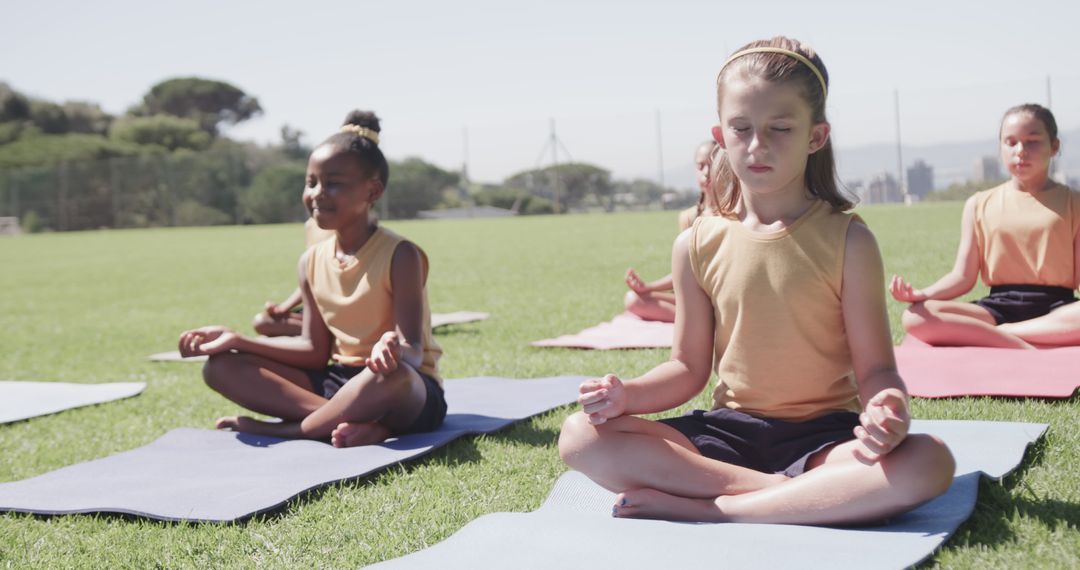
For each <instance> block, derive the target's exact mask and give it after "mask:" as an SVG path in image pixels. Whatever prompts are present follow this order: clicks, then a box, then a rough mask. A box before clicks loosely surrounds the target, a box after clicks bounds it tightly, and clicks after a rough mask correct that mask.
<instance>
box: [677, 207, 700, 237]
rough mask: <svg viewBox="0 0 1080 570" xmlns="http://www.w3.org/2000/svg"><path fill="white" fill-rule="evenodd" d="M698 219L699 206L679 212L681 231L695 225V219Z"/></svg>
mask: <svg viewBox="0 0 1080 570" xmlns="http://www.w3.org/2000/svg"><path fill="white" fill-rule="evenodd" d="M697 217H698V211H697V206H690V207H689V208H687V209H685V210H682V211H680V212H679V231H683V230H685V229H687V228H689V227H690V226H692V225H693V224H694V218H697Z"/></svg>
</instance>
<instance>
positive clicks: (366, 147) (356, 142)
mask: <svg viewBox="0 0 1080 570" xmlns="http://www.w3.org/2000/svg"><path fill="white" fill-rule="evenodd" d="M341 126H342V128H343V129H344V127H348V126H357V127H363V128H366V129H370V130H372V131H374V132H376V133H379V132H381V131H382V127H380V126H379V118H378V117H376V116H375V113H373V112H371V111H359V110H353V111H349V114H348V115H346V116H345V122H344V123H342V125H341ZM375 138H378V137H375ZM322 144H324V145H327V144H328V145H331V146H334V147H335V148H338V149H340V150H342V151H343V152H347V153H349V154H352V155H353V156H355V157H356V159H357V160H359V161H360V163H361V164H362V165H363V167H364V168H366V169H370V170H374V171H375V172H376V173H377V174H378V176H379V182H381V183H382V185H383V188H386V183H387V181H388V180H389V179H390V165H389V164H388V163H387V162H386V157H385V156H383V153H382V151H381V150H379V145H378V143H376V142H375V141H372V140H371V139H370V138H368V137H365V136H361V135H360V134H358V133H356V132H353V131H349V130H341V131H339V132H337V133H334V134H332V135H330V136H329V137H327V139H326V140H325V141H323V143H322Z"/></svg>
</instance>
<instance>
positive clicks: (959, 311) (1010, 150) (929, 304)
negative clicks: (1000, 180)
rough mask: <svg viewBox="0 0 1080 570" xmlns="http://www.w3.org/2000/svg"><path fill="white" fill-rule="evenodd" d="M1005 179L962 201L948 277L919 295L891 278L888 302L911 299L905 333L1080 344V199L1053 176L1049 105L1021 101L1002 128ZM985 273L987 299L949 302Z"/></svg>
mask: <svg viewBox="0 0 1080 570" xmlns="http://www.w3.org/2000/svg"><path fill="white" fill-rule="evenodd" d="M998 135H999V136H998V138H999V139H1000V140H1001V161H1002V162H1003V163H1005V164H1006V166H1007V167H1008V169H1009V174H1010V175H1011V178H1010V180H1009V181H1007V182H1005V183H1004V184H1002V185H1000V186H998V187H996V188H992V189H990V190H984V191H982V192H977V193H976V194H975V195H974V196H972V197H971V198H968V200H967V203H965V204H964V213H963V217H962V219H961V222H960V248H959V250H958V251H957V252H956V262H955V264H954V265H953V269H952V271H950V272H949V273H947V274H945V276H944V277H942V278H941V279H938V280H937V282H935V283H934V284H933V285H930V286H929V287H926V288H923V289H915V288H914V287H912V286H911V284H909V283H908V282H907V281H906V280H904V279H903V278H902V277H897V276H895V275H894V276H893V278H892V283H891V284H890V291H891V292H892V295H893V298H895V299H896V300H897V301H902V302H905V303H913V304H912V305H911V306H910V307H909V308H908V309H907V310H906V311H904V315H903V320H902V322H903V325H904V330H906V331H907V332H908V334H910V335H912V336H914V337H915V338H917V339H919V340H922V341H923V342H926V343H929V344H933V345H943V346H992V347H1006V348H1034V346H1033V345H1035V344H1041V345H1051V346H1062V345H1076V344H1080V305H1074V304H1073V303H1074V302H1075V301H1076V297H1075V296H1073V291H1074V290H1075V289H1076V287H1077V285H1078V284H1080V257H1078V256H1080V242H1078V240H1080V193H1078V192H1075V191H1073V190H1071V189H1069V187H1067V186H1065V185H1063V184H1058V183H1057V182H1054V181H1053V180H1051V179H1050V162H1051V159H1053V157H1054V156H1055V155H1057V153H1058V151H1059V150H1060V148H1061V141H1060V140H1059V139H1058V136H1057V122H1056V121H1055V120H1054V115H1053V114H1052V113H1051V112H1050V110H1049V109H1047V108H1045V107H1043V106H1041V105H1035V104H1027V105H1018V106H1016V107H1013V108H1011V109H1009V110H1008V111H1006V112H1005V116H1004V117H1003V118H1002V121H1001V128H1000V130H999V132H998ZM980 275H981V277H982V281H983V283H985V284H986V285H988V286H989V287H990V295H989V296H987V297H983V298H982V299H979V300H978V301H975V302H974V303H964V302H961V301H954V300H953V299H956V298H957V297H959V296H961V295H964V294H966V293H967V292H968V291H971V288H972V287H974V286H975V280H976V279H977V278H978V277H979V276H980Z"/></svg>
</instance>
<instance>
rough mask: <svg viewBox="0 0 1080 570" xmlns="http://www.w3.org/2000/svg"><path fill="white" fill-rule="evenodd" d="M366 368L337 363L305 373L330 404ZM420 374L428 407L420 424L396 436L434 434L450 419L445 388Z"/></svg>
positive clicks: (315, 388)
mask: <svg viewBox="0 0 1080 570" xmlns="http://www.w3.org/2000/svg"><path fill="white" fill-rule="evenodd" d="M365 368H366V367H365V366H347V365H345V364H339V363H337V362H335V363H333V364H331V365H329V366H327V367H326V368H324V369H322V370H305V372H306V373H307V376H308V379H309V380H311V390H312V391H313V392H315V393H316V394H319V395H321V396H322V397H324V398H326V399H328V400H329V399H330V398H333V397H334V394H337V392H338V390H340V389H341V387H342V386H344V385H345V384H346V383H347V382H348V381H349V380H351V379H352V378H353V377H354V376H356V375H357V374H360V373H361V372H363V371H364V369H365ZM416 373H417V374H419V375H420V378H421V379H422V380H423V381H424V387H425V388H426V389H427V397H426V398H425V399H424V407H423V408H422V409H421V410H420V415H419V416H417V417H416V421H414V422H413V423H412V425H410V426H409V427H408V428H406V429H404V430H402V431H400V432H394V435H405V434H407V433H419V432H425V431H434V430H436V429H438V427H439V426H441V425H442V423H443V420H444V419H445V418H446V396H445V394H444V392H443V388H442V386H440V385H439V383H438V381H436V380H435V379H434V378H432V377H431V376H428V375H427V374H424V373H423V372H420V371H419V370H417V371H416Z"/></svg>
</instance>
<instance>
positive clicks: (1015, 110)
mask: <svg viewBox="0 0 1080 570" xmlns="http://www.w3.org/2000/svg"><path fill="white" fill-rule="evenodd" d="M1020 113H1029V114H1031V115H1032V116H1033V117H1035V118H1036V119H1038V120H1039V121H1040V122H1042V124H1043V126H1044V127H1046V132H1047V133H1049V134H1050V141H1051V142H1053V141H1056V140H1057V138H1058V127H1057V121H1055V120H1054V114H1053V113H1051V112H1050V109H1047V108H1046V107H1043V106H1042V105H1040V104H1038V103H1024V104H1023V105H1017V106H1015V107H1009V110H1008V111H1005V114H1004V115H1002V116H1001V122H1002V123H1004V122H1005V119H1007V118H1008V117H1009V115H1017V114H1020ZM998 138H1001V127H998Z"/></svg>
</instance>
